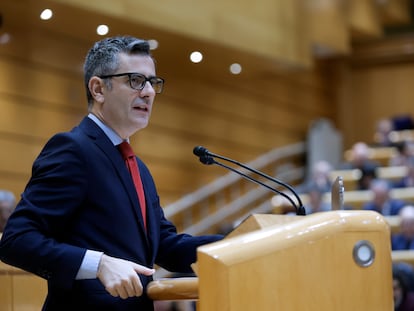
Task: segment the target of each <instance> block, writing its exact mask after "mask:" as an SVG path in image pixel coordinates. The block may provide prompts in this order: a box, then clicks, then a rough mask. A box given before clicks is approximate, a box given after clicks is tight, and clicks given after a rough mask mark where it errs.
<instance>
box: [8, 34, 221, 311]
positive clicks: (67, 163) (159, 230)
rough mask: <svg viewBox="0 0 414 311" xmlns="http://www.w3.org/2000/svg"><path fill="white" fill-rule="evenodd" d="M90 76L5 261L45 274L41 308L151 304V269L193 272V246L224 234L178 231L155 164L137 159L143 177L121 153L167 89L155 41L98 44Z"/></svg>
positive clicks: (15, 227)
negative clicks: (76, 116)
mask: <svg viewBox="0 0 414 311" xmlns="http://www.w3.org/2000/svg"><path fill="white" fill-rule="evenodd" d="M84 79H85V88H86V93H87V100H88V112H89V114H88V115H87V116H85V118H84V119H83V120H82V121H81V123H80V124H79V125H78V126H77V127H75V128H74V129H73V130H72V131H70V132H66V133H59V134H57V135H55V136H53V137H52V138H51V139H50V140H49V141H48V142H47V144H46V145H45V147H44V148H43V150H42V151H41V153H40V155H39V156H38V158H37V159H36V160H35V162H34V164H33V169H32V176H31V178H30V180H29V182H28V184H27V187H26V189H25V191H24V193H23V194H22V197H21V200H20V202H19V203H18V204H17V207H16V209H15V211H14V213H13V214H12V215H11V216H10V218H9V221H8V223H7V226H6V228H5V230H4V233H3V237H2V240H1V243H0V259H1V260H3V261H4V262H6V263H9V264H11V265H14V266H17V267H20V268H22V269H24V270H27V271H30V272H32V273H35V274H37V275H39V276H41V277H43V278H45V279H46V280H47V282H48V295H47V298H46V301H45V304H44V307H43V310H60V311H62V310H71V311H73V310H100V311H104V310H134V311H137V310H153V302H152V301H151V300H150V299H149V298H148V297H147V296H146V294H145V288H146V285H147V284H148V283H149V282H150V281H151V280H152V275H153V273H154V265H155V264H157V265H159V266H161V267H164V268H166V269H167V270H170V271H175V272H182V273H189V272H192V270H191V267H190V265H191V264H192V263H193V262H195V261H196V248H197V247H198V246H200V245H203V244H206V243H211V242H214V241H217V240H219V239H221V238H222V236H220V235H208V236H199V237H195V236H190V235H187V234H177V232H176V228H175V226H174V225H173V224H172V223H171V222H169V221H168V220H167V219H166V218H165V217H164V214H163V210H162V208H161V206H160V203H159V198H158V194H157V191H156V188H155V185H154V181H153V179H152V177H151V174H150V172H149V171H148V168H147V167H146V166H145V164H144V163H143V162H142V161H141V160H140V159H139V158H137V157H135V155H133V156H132V157H131V158H132V160H131V158H130V159H127V161H129V160H131V161H132V162H128V165H129V168H131V167H132V166H134V163H138V169H139V173H138V174H135V175H134V173H130V171H129V170H128V168H127V166H126V163H125V161H126V160H125V159H124V158H123V155H122V154H121V152H120V151H119V150H118V147H117V146H121V147H120V148H123V147H122V146H125V145H126V146H127V147H126V148H127V149H128V150H130V149H129V148H130V147H129V144H128V142H129V138H130V137H131V136H132V135H133V134H134V133H136V132H137V131H139V130H141V129H143V128H145V127H146V126H147V125H148V121H149V118H150V116H151V111H152V108H153V105H154V99H155V96H156V94H159V93H161V92H162V90H163V86H164V80H163V79H162V78H160V77H158V76H157V75H156V70H155V62H154V59H153V57H152V56H151V53H150V49H149V44H148V42H147V41H144V40H140V39H137V38H133V37H128V36H125V37H113V38H106V39H103V40H101V41H99V42H97V43H95V45H94V46H93V47H92V48H91V50H90V51H89V53H88V55H87V57H86V61H85V64H84ZM131 163H132V164H131ZM135 165H136V164H135ZM132 170H133V169H132V168H131V171H132ZM137 175H138V176H137ZM139 179H141V180H139ZM137 180H138V182H137ZM140 185H142V186H140ZM142 189H143V190H142Z"/></svg>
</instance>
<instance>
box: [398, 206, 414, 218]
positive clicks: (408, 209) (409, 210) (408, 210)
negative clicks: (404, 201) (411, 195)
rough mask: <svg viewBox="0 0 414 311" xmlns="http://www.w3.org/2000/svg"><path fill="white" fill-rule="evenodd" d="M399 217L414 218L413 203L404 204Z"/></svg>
mask: <svg viewBox="0 0 414 311" xmlns="http://www.w3.org/2000/svg"><path fill="white" fill-rule="evenodd" d="M399 214H400V216H401V219H407V220H408V219H410V220H412V219H414V206H413V205H406V206H404V207H403V208H402V209H401V211H400V213H399Z"/></svg>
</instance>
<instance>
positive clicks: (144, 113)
mask: <svg viewBox="0 0 414 311" xmlns="http://www.w3.org/2000/svg"><path fill="white" fill-rule="evenodd" d="M119 60H120V67H119V69H118V70H117V72H115V73H114V74H119V73H140V74H143V75H144V76H146V77H151V76H155V65H154V61H153V59H152V58H151V57H150V56H143V55H127V54H120V55H119ZM111 84H112V88H110V89H108V88H107V87H106V86H105V85H104V84H103V88H102V95H103V97H102V102H99V103H98V104H97V103H95V104H94V107H93V108H92V112H94V113H95V114H97V115H98V117H99V118H101V119H102V120H103V121H104V122H105V123H106V124H107V125H108V126H110V127H111V128H112V129H113V130H114V131H115V132H117V133H118V135H120V136H121V137H122V138H127V137H129V136H131V135H132V134H134V133H135V132H136V131H138V130H140V129H142V128H145V127H146V126H147V125H148V122H149V118H150V116H151V111H152V105H153V102H154V98H155V91H154V89H153V88H152V86H151V84H150V83H149V82H146V84H145V86H144V88H143V89H142V90H135V89H133V88H131V86H130V83H129V78H128V76H121V77H113V78H111Z"/></svg>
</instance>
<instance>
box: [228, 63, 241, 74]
mask: <svg viewBox="0 0 414 311" xmlns="http://www.w3.org/2000/svg"><path fill="white" fill-rule="evenodd" d="M241 71H242V66H241V65H240V64H238V63H234V64H231V65H230V72H231V73H232V74H234V75H238V74H240V73H241Z"/></svg>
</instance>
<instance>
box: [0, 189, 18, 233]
mask: <svg viewBox="0 0 414 311" xmlns="http://www.w3.org/2000/svg"><path fill="white" fill-rule="evenodd" d="M15 206H16V198H15V196H14V194H13V193H12V192H11V191H7V190H0V232H3V229H4V227H5V226H6V222H7V220H8V219H9V216H10V214H11V213H12V212H13V210H14V208H15Z"/></svg>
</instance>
